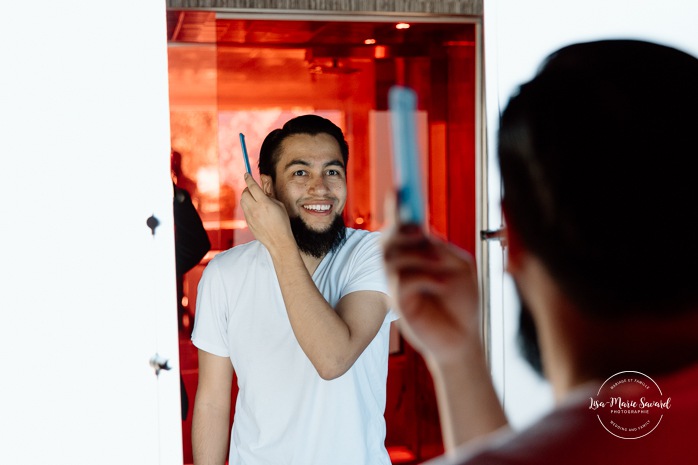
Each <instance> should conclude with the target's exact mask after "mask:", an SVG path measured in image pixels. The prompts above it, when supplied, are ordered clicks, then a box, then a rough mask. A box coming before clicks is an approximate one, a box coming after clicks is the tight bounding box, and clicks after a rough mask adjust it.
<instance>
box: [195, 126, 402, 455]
mask: <svg viewBox="0 0 698 465" xmlns="http://www.w3.org/2000/svg"><path fill="white" fill-rule="evenodd" d="M347 158H348V146H347V143H346V141H345V139H344V135H343V134H342V131H341V130H340V129H339V128H338V127H337V126H336V125H334V124H333V123H332V122H330V121H329V120H327V119H325V118H321V117H319V116H315V115H305V116H300V117H297V118H294V119H292V120H290V121H289V122H287V123H286V124H285V125H284V126H283V128H282V129H276V130H274V131H272V132H271V133H270V134H269V135H268V136H267V137H266V139H265V140H264V143H263V144H262V148H261V150H260V161H259V170H260V175H261V186H260V185H258V184H257V183H256V182H255V180H254V179H253V178H252V176H251V175H249V174H245V182H246V184H247V188H246V189H245V191H244V192H243V194H242V197H241V206H242V208H243V211H244V213H245V218H246V220H247V223H248V226H249V228H250V230H251V232H252V233H253V234H254V236H255V238H256V240H255V241H253V242H250V243H247V244H243V245H240V246H237V247H234V248H232V249H230V250H228V251H226V252H223V253H220V254H218V255H217V256H216V257H215V258H214V259H213V260H211V262H210V263H209V265H208V266H207V267H206V269H205V271H204V274H203V276H202V278H201V281H200V283H199V290H198V300H197V305H196V320H195V326H194V331H193V335H192V341H193V343H194V345H195V346H196V347H197V348H198V349H199V385H198V389H197V393H196V400H195V404H194V416H193V426H192V445H193V452H194V462H195V464H196V465H207V464H217V465H223V464H224V463H225V461H226V456H227V455H228V450H229V463H230V464H231V465H233V464H235V465H262V464H264V465H267V464H268V465H280V464H294V465H313V464H317V465H327V464H333V465H336V464H347V465H359V464H365V465H370V464H375V465H389V464H390V459H389V457H388V454H387V451H386V449H385V445H384V440H385V420H384V417H383V413H384V410H385V391H386V378H387V368H388V340H389V330H390V322H391V321H392V320H393V319H394V317H393V314H392V313H391V312H390V311H389V307H388V296H387V284H386V282H385V275H384V271H383V262H382V253H381V249H380V245H379V243H378V239H379V238H378V233H371V232H368V231H361V230H354V229H350V228H346V227H345V225H344V222H343V219H342V211H343V210H344V206H345V203H346V197H347V192H346V164H347ZM233 372H235V374H236V375H237V379H238V387H239V393H238V397H237V402H236V406H235V416H234V421H233V428H232V433H231V434H230V447H229V449H228V441H229V421H230V418H229V416H230V399H231V386H232V379H233Z"/></svg>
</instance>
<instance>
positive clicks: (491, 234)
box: [480, 226, 507, 248]
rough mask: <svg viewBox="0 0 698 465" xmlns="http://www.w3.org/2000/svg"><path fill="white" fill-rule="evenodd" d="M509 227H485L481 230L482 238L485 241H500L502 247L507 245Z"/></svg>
mask: <svg viewBox="0 0 698 465" xmlns="http://www.w3.org/2000/svg"><path fill="white" fill-rule="evenodd" d="M506 231H507V229H506V228H505V227H504V226H502V227H501V228H498V229H484V230H482V231H480V239H481V240H483V241H499V242H500V244H501V245H502V248H505V247H506V246H507V236H506Z"/></svg>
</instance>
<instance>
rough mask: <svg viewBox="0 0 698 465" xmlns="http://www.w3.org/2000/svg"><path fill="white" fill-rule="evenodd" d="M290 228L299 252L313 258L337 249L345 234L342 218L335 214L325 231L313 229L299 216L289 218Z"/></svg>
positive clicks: (345, 229)
mask: <svg viewBox="0 0 698 465" xmlns="http://www.w3.org/2000/svg"><path fill="white" fill-rule="evenodd" d="M291 230H292V231H293V237H295V238H296V244H298V249H300V251H301V252H303V253H305V254H308V255H310V256H312V257H315V258H322V257H324V256H325V255H327V254H328V253H330V252H333V251H334V250H336V249H338V248H339V246H341V245H342V243H343V242H344V238H345V237H346V235H347V228H346V226H345V225H344V218H342V216H341V215H337V216H336V217H335V219H334V221H332V224H330V226H329V227H328V228H327V229H326V230H325V231H321V232H318V231H315V230H314V229H311V228H309V227H308V225H307V224H305V222H304V221H303V220H302V219H301V217H300V216H295V217H293V218H291Z"/></svg>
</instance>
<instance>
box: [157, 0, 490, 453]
mask: <svg viewBox="0 0 698 465" xmlns="http://www.w3.org/2000/svg"><path fill="white" fill-rule="evenodd" d="M168 15H169V23H170V24H169V27H168V30H169V31H170V36H169V39H170V95H171V121H172V145H173V148H176V150H178V151H181V153H182V171H183V174H184V176H186V177H189V178H191V179H192V180H193V181H194V185H195V190H196V194H195V196H196V199H197V202H198V203H197V206H198V208H199V210H200V213H201V216H202V218H203V220H204V223H205V226H206V228H207V230H208V232H209V236H210V237H211V242H212V245H213V249H214V250H213V251H212V252H211V254H210V255H211V256H212V255H213V254H215V253H217V252H218V251H221V250H225V249H227V248H230V247H232V246H235V245H238V244H241V243H244V242H247V241H249V240H251V239H252V236H251V234H250V233H249V231H248V230H247V228H246V224H245V221H244V216H243V215H242V212H241V211H240V208H239V206H238V199H239V196H240V193H241V191H242V189H243V188H244V185H243V180H242V174H243V172H244V165H243V161H242V156H241V149H240V142H239V138H238V134H239V133H244V134H245V140H246V143H247V148H248V152H249V156H250V162H251V164H252V165H253V173H254V176H255V177H256V178H259V175H258V174H257V169H256V163H257V159H258V154H259V147H260V146H261V144H262V141H263V139H264V137H265V136H266V135H267V134H268V133H269V132H270V131H271V130H272V129H274V128H277V127H280V126H281V125H283V123H284V122H286V121H287V120H288V119H290V118H291V117H293V116H295V115H300V114H305V113H316V114H320V115H322V116H325V117H327V118H329V119H330V120H332V121H334V122H335V123H336V124H337V125H338V126H340V127H341V128H342V129H343V130H344V132H345V135H346V138H347V141H348V143H349V153H350V155H349V164H348V172H347V179H348V192H349V197H348V199H347V206H346V209H345V221H346V223H347V225H349V226H351V227H354V228H359V229H370V230H378V229H380V228H381V227H382V226H383V222H384V221H383V212H382V210H383V204H384V199H385V196H386V195H389V193H390V192H391V190H392V171H391V162H390V138H389V132H388V131H389V125H388V118H387V110H388V108H387V107H388V99H387V95H388V90H389V89H390V87H391V86H393V85H395V84H401V85H407V86H410V87H412V88H414V89H415V90H416V92H417V94H418V107H419V108H418V110H419V117H418V125H417V127H418V131H419V134H418V136H419V144H420V147H421V149H422V150H421V153H422V157H423V159H422V164H423V168H424V172H425V175H424V179H425V180H426V183H425V184H426V190H427V192H426V194H427V195H426V197H427V199H428V212H427V214H428V221H429V225H430V228H431V229H432V231H434V232H435V233H437V234H439V235H441V236H443V237H447V238H449V239H450V240H451V241H453V242H455V243H456V244H458V245H460V246H461V247H463V248H465V249H466V250H468V251H470V252H471V253H473V254H474V253H475V250H474V249H475V237H476V227H475V223H476V220H475V218H476V216H475V209H476V206H475V197H476V196H475V189H476V187H475V156H476V145H475V144H476V143H475V140H476V132H475V131H476V105H475V102H476V94H475V92H476V88H477V85H476V76H477V72H476V65H477V64H476V55H477V45H476V25H475V24H474V23H472V22H457V21H450V22H449V21H444V22H436V21H435V20H433V18H432V19H431V20H429V21H428V22H413V23H410V24H405V23H403V24H402V25H401V26H400V27H397V26H398V24H397V23H398V21H392V20H391V19H390V18H389V17H385V16H383V17H380V18H371V19H372V20H371V21H365V20H364V21H320V20H318V21H310V20H303V21H298V20H293V21H291V20H289V21H281V20H264V19H254V20H250V19H247V20H243V19H228V18H226V19H216V18H215V14H214V13H206V12H192V11H181V12H176V11H170V12H169V13H168ZM259 17H260V18H263V16H259ZM364 19H365V18H364ZM376 19H380V22H376V21H374V20H376ZM205 263H206V260H204V262H203V263H202V264H201V265H200V266H199V267H197V269H195V270H193V271H192V272H190V273H189V275H188V278H189V281H188V288H187V291H186V292H187V295H188V304H189V306H190V308H191V309H192V311H195V309H194V308H193V302H195V298H196V283H197V282H198V277H199V276H200V273H201V269H202V268H203V266H204V265H205ZM182 347H183V352H185V351H191V347H190V343H189V342H188V341H187V340H183V342H182ZM391 353H392V356H391V357H390V362H389V363H390V365H389V373H390V374H389V376H388V399H387V406H386V414H385V416H386V421H387V429H388V431H387V438H386V445H387V446H388V448H389V452H391V457H392V458H393V461H394V463H403V462H405V461H408V460H426V459H428V458H430V457H433V456H435V455H436V454H438V453H440V452H441V451H442V450H443V446H442V443H441V433H440V430H439V423H438V413H437V409H436V402H435V396H434V392H433V387H432V384H431V381H430V377H429V373H428V370H427V369H426V366H425V365H424V362H423V361H422V360H421V358H420V357H419V356H418V355H417V354H416V352H415V351H414V350H413V349H411V348H410V347H409V345H408V344H407V343H405V341H403V340H402V339H401V338H400V336H399V334H397V332H395V333H394V337H393V342H392V346H391ZM182 360H183V362H182V365H183V377H184V379H185V383H186V384H187V389H188V391H189V396H190V398H193V397H192V396H193V392H194V391H195V389H196V379H195V375H196V368H197V367H196V360H195V357H190V358H187V356H186V355H185V354H183V355H182ZM187 360H189V361H188V362H187ZM189 421H190V420H189ZM189 421H187V422H185V424H184V427H183V429H184V438H185V454H184V455H185V461H186V460H187V458H189V457H190V455H191V451H190V449H188V447H190V446H189V443H188V441H189V436H188V434H189V429H190V423H189Z"/></svg>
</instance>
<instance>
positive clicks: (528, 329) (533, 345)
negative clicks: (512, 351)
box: [516, 286, 545, 378]
mask: <svg viewBox="0 0 698 465" xmlns="http://www.w3.org/2000/svg"><path fill="white" fill-rule="evenodd" d="M516 293H517V294H518V297H519V333H518V335H517V343H518V345H519V351H520V352H521V356H522V357H523V359H524V360H526V362H528V364H529V365H530V367H531V368H533V371H535V372H536V373H537V374H538V376H540V377H541V378H544V377H545V375H544V374H543V358H542V357H541V353H540V344H539V343H538V332H537V330H536V323H535V322H534V321H533V315H531V310H529V308H528V306H527V305H526V303H525V302H524V300H523V298H522V297H521V292H519V287H518V286H516Z"/></svg>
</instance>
